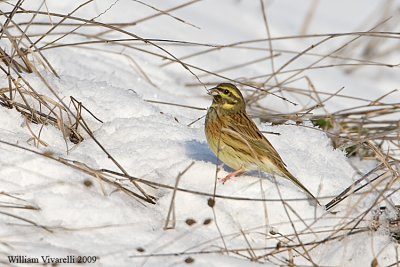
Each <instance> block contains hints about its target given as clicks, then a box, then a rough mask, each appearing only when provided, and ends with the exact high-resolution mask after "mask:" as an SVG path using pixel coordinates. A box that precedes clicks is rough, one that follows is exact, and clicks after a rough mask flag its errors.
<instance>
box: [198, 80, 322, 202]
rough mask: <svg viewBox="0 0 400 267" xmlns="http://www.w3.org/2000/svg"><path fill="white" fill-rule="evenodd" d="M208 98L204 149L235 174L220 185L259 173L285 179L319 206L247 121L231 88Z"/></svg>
mask: <svg viewBox="0 0 400 267" xmlns="http://www.w3.org/2000/svg"><path fill="white" fill-rule="evenodd" d="M208 94H209V95H211V96H212V97H213V101H212V104H211V106H210V108H209V109H208V111H207V115H206V119H205V127H204V129H205V135H206V139H207V142H208V145H209V147H210V149H211V150H212V151H213V152H214V154H215V155H216V156H217V158H218V159H219V160H221V161H222V162H223V163H224V164H226V165H228V166H229V167H231V168H232V169H234V170H235V171H234V172H232V173H230V174H228V175H227V176H226V177H225V178H223V179H222V183H223V184H224V183H225V182H227V181H228V180H229V179H231V178H232V177H235V176H239V175H242V174H244V173H245V172H247V171H253V170H261V171H263V172H265V173H269V174H272V175H278V176H281V177H284V178H286V179H289V180H290V181H292V182H293V183H294V184H295V185H296V186H298V187H299V188H301V189H302V190H303V191H304V192H306V193H307V194H308V196H309V197H310V198H311V199H313V200H314V201H316V202H317V204H318V205H320V203H319V201H318V200H317V199H316V198H315V196H314V195H313V194H312V193H311V192H310V191H309V190H308V189H307V188H306V187H305V186H304V185H303V184H302V183H301V182H300V181H299V180H298V179H297V178H296V177H295V176H294V175H292V174H291V173H290V172H289V171H288V169H287V168H286V164H285V162H284V161H283V160H282V158H281V156H280V155H279V153H278V152H277V151H276V149H275V148H274V147H273V146H272V144H271V143H270V142H269V141H268V139H267V138H266V137H265V136H264V135H263V134H262V133H261V132H260V130H259V129H258V128H257V126H256V124H255V123H254V122H253V121H252V120H251V119H250V117H249V115H248V114H247V112H246V103H245V100H244V98H243V95H242V93H241V92H240V90H239V89H238V88H237V87H236V86H235V85H234V84H231V83H221V84H219V85H217V86H216V87H214V88H211V89H209V90H208Z"/></svg>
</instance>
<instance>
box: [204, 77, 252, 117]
mask: <svg viewBox="0 0 400 267" xmlns="http://www.w3.org/2000/svg"><path fill="white" fill-rule="evenodd" d="M208 94H209V95H211V96H212V97H213V98H214V100H213V103H212V107H213V108H216V109H219V110H222V111H225V112H229V113H230V112H240V111H244V110H245V102H244V99H243V95H242V93H241V92H240V91H239V89H237V87H236V86H235V85H233V84H231V83H221V84H219V85H218V86H216V87H214V88H211V89H210V90H209V91H208Z"/></svg>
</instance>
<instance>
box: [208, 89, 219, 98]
mask: <svg viewBox="0 0 400 267" xmlns="http://www.w3.org/2000/svg"><path fill="white" fill-rule="evenodd" d="M207 94H208V95H210V96H217V95H219V90H218V88H217V87H214V88H211V89H209V90H208V92H207Z"/></svg>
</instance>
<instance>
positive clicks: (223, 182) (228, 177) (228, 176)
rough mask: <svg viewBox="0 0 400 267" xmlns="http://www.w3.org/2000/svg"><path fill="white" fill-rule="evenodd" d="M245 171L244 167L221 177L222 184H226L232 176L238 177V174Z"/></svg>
mask: <svg viewBox="0 0 400 267" xmlns="http://www.w3.org/2000/svg"><path fill="white" fill-rule="evenodd" d="M243 173H244V171H243V170H242V169H239V170H236V171H234V172H231V173H230V174H228V175H227V176H225V178H223V179H221V182H222V184H225V183H226V182H227V181H228V180H229V179H231V178H232V177H236V176H240V175H242V174H243Z"/></svg>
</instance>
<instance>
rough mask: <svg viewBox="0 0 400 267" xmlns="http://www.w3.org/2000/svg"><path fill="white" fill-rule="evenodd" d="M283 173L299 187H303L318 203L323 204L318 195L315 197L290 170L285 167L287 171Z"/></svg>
mask: <svg viewBox="0 0 400 267" xmlns="http://www.w3.org/2000/svg"><path fill="white" fill-rule="evenodd" d="M283 174H284V175H285V176H286V178H288V179H289V180H290V181H292V182H293V183H294V184H295V185H297V186H298V187H300V188H301V189H303V191H304V192H306V193H307V194H308V195H309V196H310V197H311V198H312V199H314V200H315V201H316V202H317V204H318V205H320V206H321V203H319V201H318V199H317V198H316V197H314V195H313V194H311V192H310V191H308V189H307V188H306V187H305V186H304V185H303V184H302V183H301V182H300V181H299V180H297V178H296V177H294V176H293V175H292V174H291V173H290V172H289V171H288V170H286V169H285V172H284V173H283Z"/></svg>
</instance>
